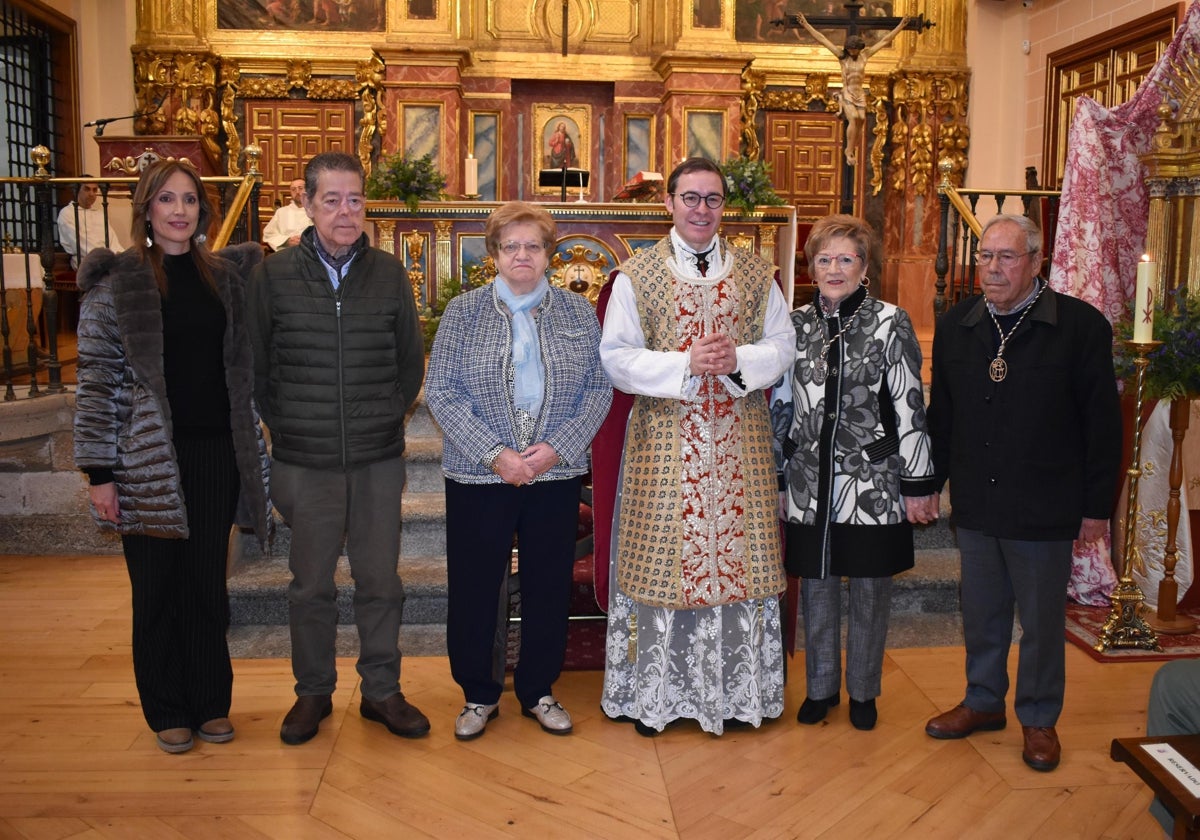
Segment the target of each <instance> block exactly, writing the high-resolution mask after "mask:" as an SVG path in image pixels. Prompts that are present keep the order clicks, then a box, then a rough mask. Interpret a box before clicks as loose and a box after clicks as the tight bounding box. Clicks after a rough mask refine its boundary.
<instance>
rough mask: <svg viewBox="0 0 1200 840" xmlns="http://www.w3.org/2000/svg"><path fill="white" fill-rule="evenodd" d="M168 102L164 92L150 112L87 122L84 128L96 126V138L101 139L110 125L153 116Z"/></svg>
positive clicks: (139, 112)
mask: <svg viewBox="0 0 1200 840" xmlns="http://www.w3.org/2000/svg"><path fill="white" fill-rule="evenodd" d="M166 101H167V94H166V92H163V93H162V94H160V95H159V97H158V101H157V102H155V103H154V107H153V108H151V109H150V110H148V111H135V112H134V113H132V114H126V115H125V116H123V117H101V118H100V119H98V120H92V121H91V122H85V123H84V124H83V127H84V128H92V127H93V126H94V127H95V129H96V136H97V137H101V136H103V135H104V127H105V126H107V125H108V124H109V123H112V122H120V121H121V120H136V119H137V118H138V117H148V116H150V115H151V114H153V113H156V112H157V111H158V109H159V108H161V107H162V106H163V103H164V102H166Z"/></svg>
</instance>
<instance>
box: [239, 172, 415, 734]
mask: <svg viewBox="0 0 1200 840" xmlns="http://www.w3.org/2000/svg"><path fill="white" fill-rule="evenodd" d="M363 181H364V175H363V168H362V164H361V163H360V162H359V160H358V158H356V157H353V156H351V155H348V154H345V153H343V152H323V153H321V154H319V155H317V156H315V157H314V158H313V159H312V160H310V161H309V162H308V165H307V166H306V167H305V170H304V184H305V200H304V206H305V207H306V208H307V211H308V215H309V217H310V218H311V219H312V222H313V224H312V227H310V228H308V229H307V230H306V231H304V233H302V234H301V235H300V243H299V244H298V245H296V246H294V247H292V248H285V249H284V250H282V251H280V252H279V253H276V254H271V255H270V256H268V257H267V259H266V260H265V261H264V262H263V264H262V265H260V266H259V267H258V268H257V269H256V270H255V272H254V275H253V276H252V277H251V279H250V319H249V320H250V337H251V342H252V344H253V347H254V391H255V395H256V397H257V399H258V405H259V408H260V410H261V411H262V416H263V420H264V421H265V422H266V424H267V427H268V428H269V429H270V432H271V458H272V474H271V495H272V498H273V500H274V502H275V506H276V508H277V509H278V510H279V512H280V513H281V514H282V515H283V518H284V519H285V520H286V521H287V522H288V524H289V525H290V526H291V529H292V545H291V552H290V554H289V555H288V566H289V568H290V569H291V573H292V582H291V584H290V585H289V586H288V606H289V625H290V630H291V639H292V672H293V674H294V675H295V677H296V695H297V696H296V702H295V704H294V705H293V706H292V708H291V710H290V711H289V712H288V713H287V715H286V716H285V717H284V719H283V724H282V725H281V726H280V729H279V737H280V739H281V740H282V741H283V742H284V743H285V744H293V745H295V744H303V743H304V742H306V741H308V740H310V739H312V738H313V737H314V736H315V735H316V734H317V731H318V729H319V727H320V724H321V721H322V720H324V719H325V718H326V717H328V716H329V715H330V714H331V713H332V712H333V701H332V695H333V691H334V689H335V688H336V686H337V661H336V641H337V623H338V607H337V586H336V585H335V583H334V572H335V571H336V569H337V562H338V556H339V555H340V554H341V552H342V546H343V544H344V545H345V547H346V554H347V557H348V559H349V561H350V574H351V575H352V576H353V578H354V618H355V622H356V624H357V625H358V640H359V655H358V674H359V676H360V677H361V678H362V688H361V694H362V702H361V703H360V705H359V713H360V714H361V715H362V716H363V717H364V718H365V719H367V720H370V721H375V722H377V723H382V724H383V725H384V726H385V727H387V730H388V731H389V732H391V733H392V734H393V735H399V736H401V737H404V738H418V737H421V736H422V735H425V734H426V733H428V732H429V720H428V719H427V718H426V717H425V715H423V714H422V713H421V711H420V710H419V709H417V707H416V706H413V705H412V704H411V703H409V702H408V701H407V700H406V699H405V697H404V694H403V692H401V691H400V649H399V646H398V640H399V636H400V613H401V608H402V606H403V604H404V586H403V584H402V583H401V580H400V576H399V574H397V565H398V563H399V559H400V501H401V494H402V493H403V491H404V477H405V464H404V415H405V412H406V411H407V410H408V407H409V406H410V405H412V403H413V401H414V400H416V398H417V392H418V391H420V389H421V379H422V377H423V376H424V374H425V345H424V341H423V339H422V336H421V326H420V322H419V321H418V318H417V308H416V304H415V302H414V301H413V295H412V287H411V286H410V285H409V283H408V277H407V276H406V274H405V271H404V266H403V265H401V264H400V262H399V261H397V260H396V258H395V257H393V256H392V255H391V254H387V253H385V252H383V251H381V250H379V249H377V248H372V247H371V246H370V245H369V244H368V242H367V235H366V234H365V233H363V224H364V222H365V219H366V199H365V197H364V196H363Z"/></svg>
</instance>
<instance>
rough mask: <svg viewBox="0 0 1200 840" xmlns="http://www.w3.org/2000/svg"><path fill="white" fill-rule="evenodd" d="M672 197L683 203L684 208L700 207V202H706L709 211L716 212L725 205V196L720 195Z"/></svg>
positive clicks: (692, 193) (695, 194) (681, 194)
mask: <svg viewBox="0 0 1200 840" xmlns="http://www.w3.org/2000/svg"><path fill="white" fill-rule="evenodd" d="M671 195H673V196H675V197H676V198H678V199H679V200H680V201H682V202H683V206H684V207H689V208H690V207H699V206H700V202H701V201H703V202H704V206H705V207H707V208H708V209H709V210H716V209H717V208H719V207H720V206H721V205H722V204H724V203H725V196H723V195H721V194H720V193H709V194H708V195H701V194H700V193H698V192H685V193H671Z"/></svg>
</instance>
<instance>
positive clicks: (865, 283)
mask: <svg viewBox="0 0 1200 840" xmlns="http://www.w3.org/2000/svg"><path fill="white" fill-rule="evenodd" d="M858 285H860V286H862V287H863V288H864V289H869V288H871V278H870V277H868V276H867V275H865V274H864V275H863V279H862V280H859V281H858Z"/></svg>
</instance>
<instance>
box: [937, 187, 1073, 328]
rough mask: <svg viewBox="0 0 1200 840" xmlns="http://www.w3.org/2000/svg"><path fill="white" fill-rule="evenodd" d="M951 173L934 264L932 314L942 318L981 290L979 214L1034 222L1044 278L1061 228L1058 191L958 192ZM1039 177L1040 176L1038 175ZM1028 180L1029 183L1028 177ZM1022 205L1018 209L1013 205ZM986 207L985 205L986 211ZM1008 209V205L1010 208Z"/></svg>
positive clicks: (943, 191)
mask: <svg viewBox="0 0 1200 840" xmlns="http://www.w3.org/2000/svg"><path fill="white" fill-rule="evenodd" d="M949 173H950V169H949V167H947V166H945V165H943V167H942V183H941V184H939V185H938V195H939V198H940V201H941V219H940V223H939V225H938V250H937V258H936V259H935V261H934V273H935V275H936V276H937V281H936V283H935V284H934V298H933V312H934V315H935V316H940V315H941V314H942V313H943V312H945V311H946V310H947V309H949V308H950V307H951V306H953V305H954V304H956V303H958V302H959V301H960V300H962V299H963V298H966V297H970V296H971V295H973V294H975V293H976V291H977V288H976V282H975V281H976V264H975V249H976V247H977V246H978V245H979V233H980V231H981V230H982V227H983V226H982V224H981V222H980V221H979V214H980V211H981V210H983V209H990V210H992V213H990V214H988V217H989V218H990V216H991V215H994V214H995V213H1016V212H1018V211H1019V212H1020V213H1021V214H1022V215H1025V216H1029V217H1030V218H1032V219H1034V221H1036V222H1037V223H1038V225H1039V227H1041V229H1042V241H1043V247H1042V257H1043V263H1042V267H1043V275H1042V276H1046V274H1045V270H1046V269H1048V267H1049V265H1050V262H1051V260H1052V258H1053V257H1054V229H1055V227H1056V226H1057V224H1058V201H1059V197H1060V195H1061V193H1060V192H1059V191H1057V190H1039V189H1021V190H998V189H986V190H985V189H970V190H968V189H959V188H957V187H955V186H954V185H953V184H951V183H950V179H949ZM1034 177H1036V176H1034ZM1026 179H1027V180H1029V179H1030V174H1029V173H1028V172H1027V174H1026ZM1016 202H1019V205H1017V206H1014V203H1016ZM981 205H982V206H981ZM1006 205H1008V206H1006Z"/></svg>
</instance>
